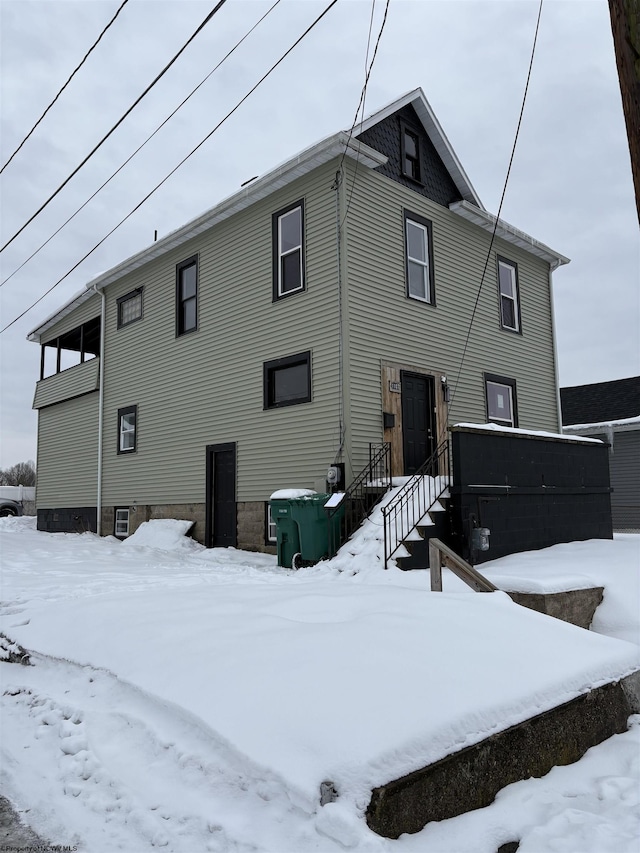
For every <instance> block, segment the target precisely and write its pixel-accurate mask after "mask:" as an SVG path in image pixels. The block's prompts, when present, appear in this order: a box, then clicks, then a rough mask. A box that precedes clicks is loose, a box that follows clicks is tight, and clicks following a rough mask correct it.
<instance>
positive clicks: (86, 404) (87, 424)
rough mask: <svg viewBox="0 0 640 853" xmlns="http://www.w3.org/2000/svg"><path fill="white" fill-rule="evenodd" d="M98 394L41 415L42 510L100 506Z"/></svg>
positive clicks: (39, 493)
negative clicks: (98, 499) (98, 500)
mask: <svg viewBox="0 0 640 853" xmlns="http://www.w3.org/2000/svg"><path fill="white" fill-rule="evenodd" d="M97 470H98V394H97V392H94V393H93V394H85V395H84V396H83V397H76V398H75V399H73V400H66V401H65V402H63V403H58V404H57V405H55V406H48V407H47V408H45V409H40V411H39V412H38V484H37V487H36V503H37V506H38V509H47V508H49V509H56V508H63V507H76V506H96V502H97V491H96V480H97Z"/></svg>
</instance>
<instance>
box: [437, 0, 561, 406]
mask: <svg viewBox="0 0 640 853" xmlns="http://www.w3.org/2000/svg"><path fill="white" fill-rule="evenodd" d="M543 2H544V0H540V5H539V7H538V19H537V21H536V29H535V33H534V36H533V46H532V48H531V59H530V60H529V71H528V72H527V82H526V84H525V87H524V94H523V96H522V106H521V107H520V116H519V117H518V125H517V127H516V133H515V137H514V140H513V147H512V149H511V157H510V158H509V166H508V168H507V174H506V176H505V179H504V186H503V187H502V195H501V197H500V204H499V206H498V212H497V214H496V219H495V222H494V225H493V232H492V234H491V241H490V242H489V248H488V250H487V257H486V258H485V262H484V268H483V270H482V277H481V279H480V286H479V287H478V292H477V294H476V301H475V303H474V306H473V311H472V312H471V319H470V320H469V328H468V329H467V336H466V338H465V342H464V348H463V350H462V357H461V359H460V364H459V366H458V375H457V376H456V381H455V385H454V386H453V391H452V393H451V399H450V401H449V406H451V404H452V403H453V400H454V397H455V395H456V391H457V389H458V383H459V382H460V374H461V373H462V366H463V364H464V360H465V357H466V354H467V349H468V346H469V339H470V337H471V328H472V326H473V321H474V319H475V316H476V312H477V310H478V305H479V303H480V294H481V293H482V288H483V287H484V281H485V277H486V274H487V268H488V266H489V260H490V258H491V250H492V248H493V244H494V241H495V237H496V231H497V230H498V223H499V221H500V213H501V211H502V205H503V203H504V197H505V194H506V192H507V184H508V183H509V176H510V174H511V166H512V165H513V158H514V155H515V153H516V145H517V144H518V136H519V135H520V125H521V124H522V116H523V114H524V106H525V103H526V101H527V93H528V91H529V81H530V79H531V69H532V68H533V58H534V56H535V53H536V43H537V41H538V30H539V29H540V16H541V15H542V4H543Z"/></svg>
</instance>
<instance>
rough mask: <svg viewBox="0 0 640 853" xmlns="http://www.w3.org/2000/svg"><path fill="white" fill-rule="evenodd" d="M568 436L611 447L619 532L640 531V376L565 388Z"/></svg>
mask: <svg viewBox="0 0 640 853" xmlns="http://www.w3.org/2000/svg"><path fill="white" fill-rule="evenodd" d="M560 397H561V400H562V423H563V431H564V432H565V433H568V434H574V435H586V436H589V437H590V438H600V439H602V440H603V441H606V442H608V443H609V444H610V445H611V446H610V449H609V469H610V473H611V487H612V489H613V491H612V494H611V514H612V518H613V529H614V530H636V531H640V376H633V377H631V378H630V379H615V380H613V381H611V382H595V383H594V384H592V385H575V386H573V387H571V388H561V389H560Z"/></svg>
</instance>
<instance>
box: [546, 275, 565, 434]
mask: <svg viewBox="0 0 640 853" xmlns="http://www.w3.org/2000/svg"><path fill="white" fill-rule="evenodd" d="M559 266H560V264H559V263H557V264H549V303H550V306H551V340H552V341H553V378H554V382H555V386H556V408H557V411H558V432H559V433H561V432H562V401H561V399H560V380H559V378H558V342H557V340H556V310H555V306H554V304H553V271H554V269H557V268H558V267H559Z"/></svg>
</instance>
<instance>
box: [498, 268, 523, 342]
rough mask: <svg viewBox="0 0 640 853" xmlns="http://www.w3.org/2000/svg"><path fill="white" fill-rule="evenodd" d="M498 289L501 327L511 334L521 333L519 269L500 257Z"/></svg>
mask: <svg viewBox="0 0 640 853" xmlns="http://www.w3.org/2000/svg"><path fill="white" fill-rule="evenodd" d="M498 289H499V291H500V325H501V326H502V328H503V329H509V331H511V332H519V331H520V299H519V297H518V267H517V266H516V264H514V263H512V262H511V261H507V260H506V259H505V258H500V257H498Z"/></svg>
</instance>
